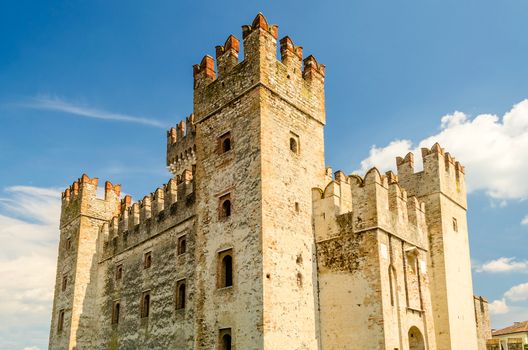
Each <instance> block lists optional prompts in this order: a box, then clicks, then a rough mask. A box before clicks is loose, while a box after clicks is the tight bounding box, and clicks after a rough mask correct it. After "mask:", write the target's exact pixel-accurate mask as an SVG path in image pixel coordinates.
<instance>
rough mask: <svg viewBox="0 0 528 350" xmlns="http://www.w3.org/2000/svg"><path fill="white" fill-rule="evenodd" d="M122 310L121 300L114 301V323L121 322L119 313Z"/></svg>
mask: <svg viewBox="0 0 528 350" xmlns="http://www.w3.org/2000/svg"><path fill="white" fill-rule="evenodd" d="M120 312H121V303H120V302H119V301H114V305H113V306H112V324H118V323H119V313H120Z"/></svg>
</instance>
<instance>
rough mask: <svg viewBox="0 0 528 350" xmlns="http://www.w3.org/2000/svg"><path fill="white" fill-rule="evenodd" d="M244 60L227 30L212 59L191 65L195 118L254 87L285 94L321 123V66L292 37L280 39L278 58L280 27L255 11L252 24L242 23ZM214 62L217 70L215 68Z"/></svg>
mask: <svg viewBox="0 0 528 350" xmlns="http://www.w3.org/2000/svg"><path fill="white" fill-rule="evenodd" d="M242 38H243V45H244V59H243V60H242V61H239V57H238V56H239V52H240V42H239V40H238V39H237V38H236V37H235V36H233V35H229V36H228V38H227V40H226V41H225V43H224V45H218V46H216V60H215V59H214V58H213V57H211V56H209V55H205V56H204V57H203V58H202V60H201V62H200V64H196V65H194V66H193V76H194V112H195V115H196V121H197V122H200V121H201V120H202V119H203V118H205V117H207V116H208V115H209V114H211V113H212V112H214V111H215V110H217V109H219V108H222V106H225V105H226V104H228V103H229V102H230V101H232V100H233V99H234V98H236V97H237V96H240V95H243V94H245V93H247V92H248V91H249V90H251V89H252V88H255V87H257V86H262V87H266V88H267V89H269V90H271V91H272V92H274V93H276V94H278V95H280V96H284V97H287V98H288V99H289V102H291V103H294V104H295V105H297V106H298V107H299V108H301V109H302V110H303V111H305V112H306V113H307V114H309V115H310V116H312V117H314V118H316V119H317V120H319V121H321V122H322V123H324V77H325V66H324V65H323V64H320V63H318V62H317V60H316V59H315V57H314V56H312V55H310V56H308V57H306V58H305V59H303V49H302V47H300V46H295V45H294V44H293V41H292V39H291V38H290V37H288V36H286V37H284V38H283V39H281V40H280V60H279V59H278V58H277V38H278V26H276V25H270V24H268V21H267V20H266V18H265V17H264V15H262V13H259V14H258V15H257V16H256V17H255V19H254V20H253V22H252V24H251V25H244V26H242ZM215 65H216V70H215Z"/></svg>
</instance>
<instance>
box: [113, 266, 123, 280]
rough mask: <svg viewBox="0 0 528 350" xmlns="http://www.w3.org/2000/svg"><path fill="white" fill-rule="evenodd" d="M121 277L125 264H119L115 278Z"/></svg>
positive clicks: (119, 278)
mask: <svg viewBox="0 0 528 350" xmlns="http://www.w3.org/2000/svg"><path fill="white" fill-rule="evenodd" d="M121 278H123V265H117V266H116V274H115V279H116V280H117V281H119V280H121Z"/></svg>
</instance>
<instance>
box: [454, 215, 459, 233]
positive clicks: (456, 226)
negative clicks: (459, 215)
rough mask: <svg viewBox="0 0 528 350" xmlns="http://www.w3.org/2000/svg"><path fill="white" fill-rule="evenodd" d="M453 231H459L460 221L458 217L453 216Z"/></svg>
mask: <svg viewBox="0 0 528 350" xmlns="http://www.w3.org/2000/svg"><path fill="white" fill-rule="evenodd" d="M453 231H455V232H458V221H457V219H456V218H453Z"/></svg>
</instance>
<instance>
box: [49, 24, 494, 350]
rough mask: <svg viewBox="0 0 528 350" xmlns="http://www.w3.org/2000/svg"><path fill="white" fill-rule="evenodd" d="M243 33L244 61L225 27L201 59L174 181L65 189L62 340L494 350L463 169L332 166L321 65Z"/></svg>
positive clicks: (120, 345)
mask: <svg viewBox="0 0 528 350" xmlns="http://www.w3.org/2000/svg"><path fill="white" fill-rule="evenodd" d="M242 28H243V32H242V38H243V52H244V55H243V57H242V59H240V58H239V53H240V42H239V40H238V39H237V38H235V37H234V36H229V37H228V38H227V40H226V42H225V44H224V45H223V46H217V47H216V60H215V59H213V58H212V57H210V56H205V57H204V58H203V59H202V61H201V63H200V64H198V65H195V66H194V111H193V113H192V114H191V115H190V116H189V117H188V118H186V120H185V121H182V122H180V123H179V124H178V125H177V126H176V127H175V128H172V129H170V131H169V132H168V133H167V166H168V169H169V170H170V171H171V173H172V174H173V177H172V178H171V179H170V181H169V182H168V183H167V184H165V185H163V186H162V187H160V188H158V189H156V190H155V191H153V192H152V193H150V194H148V195H147V196H145V197H144V198H143V199H140V200H137V201H132V199H131V198H130V196H124V197H123V198H121V195H120V186H119V185H113V184H112V183H110V182H106V183H105V184H104V188H105V195H104V198H98V197H97V195H96V192H97V186H98V180H97V178H90V177H88V176H87V175H83V176H82V177H81V178H80V179H79V180H77V181H76V182H74V183H73V185H72V186H71V187H70V188H68V189H66V190H65V191H64V193H63V195H62V213H61V220H60V243H59V257H58V263H57V277H56V285H55V298H54V302H53V317H52V322H51V332H50V347H49V348H50V349H52V350H56V349H57V350H58V349H77V350H81V349H186V350H188V349H204V350H205V349H222V350H230V349H237V350H249V349H266V350H279V349H280V350H282V349H287V350H290V349H299V350H300V349H325V350H333V349H358V350H359V349H369V350H370V349H387V350H396V349H397V350H403V349H413V350H418V349H430V350H435V349H437V350H473V349H475V350H476V349H485V338H487V337H489V334H488V332H489V324H488V323H487V304H486V302H485V300H484V299H482V298H479V299H474V297H473V287H472V280H471V269H470V256H469V245H468V228H467V222H466V189H465V182H464V167H463V166H462V165H461V164H460V163H459V162H458V161H456V160H455V159H454V158H453V157H452V156H451V155H450V154H449V153H446V152H445V151H444V149H442V148H441V147H440V146H439V145H438V144H435V145H432V148H430V149H422V154H421V156H422V159H423V171H416V170H415V168H414V158H413V157H414V156H413V154H407V155H406V156H405V157H404V158H398V159H397V160H396V162H397V169H398V171H397V174H394V173H392V172H388V173H386V174H380V172H379V171H378V170H377V169H371V170H370V171H368V172H367V173H366V174H365V175H364V176H363V177H361V176H358V175H351V176H347V175H345V174H344V173H343V172H341V171H337V172H335V173H333V172H332V170H331V169H329V168H326V167H325V162H324V140H323V129H324V125H325V100H324V78H325V67H324V65H322V64H320V63H318V62H317V60H316V59H315V58H314V57H313V56H308V57H306V58H303V50H302V48H301V47H299V46H296V45H294V43H293V41H292V40H291V39H290V38H289V37H284V38H283V39H281V40H280V41H279V40H278V27H277V26H275V25H270V24H268V22H267V21H266V19H265V18H264V16H262V14H259V15H257V17H256V18H255V20H254V21H253V23H252V24H251V25H245V26H243V27H242ZM278 44H279V45H280V60H279V59H277V45H278ZM478 301H480V303H479V302H478ZM477 329H478V330H477ZM486 329H488V331H486Z"/></svg>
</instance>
